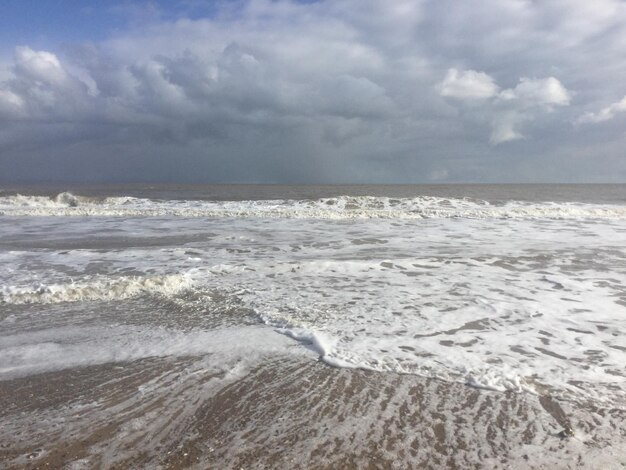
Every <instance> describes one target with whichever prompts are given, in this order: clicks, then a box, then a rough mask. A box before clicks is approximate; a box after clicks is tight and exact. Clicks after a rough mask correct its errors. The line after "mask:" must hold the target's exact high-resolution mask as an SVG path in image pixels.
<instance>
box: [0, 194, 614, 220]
mask: <svg viewBox="0 0 626 470" xmlns="http://www.w3.org/2000/svg"><path fill="white" fill-rule="evenodd" d="M0 215H3V216H94V217H98V216H100V217H155V216H174V217H240V218H245V217H268V218H295V219H339V220H341V219H438V218H471V219H616V220H620V219H622V220H623V219H626V206H620V205H608V204H605V205H601V204H584V203H577V202H561V203H556V202H521V201H509V202H507V203H505V204H502V205H493V204H491V203H489V202H487V201H482V200H477V199H469V198H444V197H432V196H418V197H412V198H393V197H378V196H338V197H331V198H322V199H316V200H291V199H285V200H260V201H196V200H193V201H184V200H183V201H181V200H153V199H141V198H133V197H107V198H99V199H97V198H89V197H84V196H76V195H74V194H71V193H68V192H64V193H60V194H58V195H57V196H55V197H51V198H48V197H44V196H23V195H15V196H4V197H0Z"/></svg>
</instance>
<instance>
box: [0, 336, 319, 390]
mask: <svg viewBox="0 0 626 470" xmlns="http://www.w3.org/2000/svg"><path fill="white" fill-rule="evenodd" d="M291 349H293V344H292V343H291V342H290V341H289V340H288V338H286V337H281V335H278V334H276V333H275V332H273V331H271V330H268V329H266V328H262V327H258V326H248V327H238V328H220V329H216V330H199V331H177V330H172V329H167V328H154V327H152V328H151V327H139V326H131V325H108V326H106V327H102V326H93V327H65V328H50V329H45V330H39V331H33V332H28V333H21V334H13V335H8V336H1V335H0V378H2V379H6V378H13V377H19V376H24V375H29V374H33V373H40V372H46V371H52V370H61V369H66V368H71V367H79V366H88V365H96V364H104V363H109V362H128V361H134V360H137V359H143V358H148V357H165V356H174V357H176V356H178V357H180V356H202V355H206V354H211V355H216V358H215V363H216V364H226V363H229V364H234V363H236V362H238V361H242V360H246V359H247V358H251V357H252V358H254V359H255V360H258V358H259V356H260V355H263V354H271V353H276V352H282V353H285V352H286V351H290V350H291ZM292 354H298V355H303V354H304V355H307V353H306V351H303V350H300V351H298V350H294V351H293V352H292Z"/></svg>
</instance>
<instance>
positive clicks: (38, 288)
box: [0, 274, 192, 304]
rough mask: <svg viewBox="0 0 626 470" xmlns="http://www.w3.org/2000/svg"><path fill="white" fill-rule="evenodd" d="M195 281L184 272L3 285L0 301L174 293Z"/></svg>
mask: <svg viewBox="0 0 626 470" xmlns="http://www.w3.org/2000/svg"><path fill="white" fill-rule="evenodd" d="M191 285H192V281H191V279H190V278H189V277H188V276H185V275H182V274H173V275H163V276H126V277H124V276H122V277H117V278H104V277H96V278H94V279H91V280H89V281H80V282H69V283H65V284H41V283H39V284H36V285H32V286H27V287H24V286H2V287H0V304H2V303H5V304H32V303H41V304H51V303H59V302H79V301H91V300H123V299H128V298H130V297H135V296H137V295H141V294H147V293H149V294H161V295H172V294H175V293H177V292H180V291H181V290H183V289H187V288H189V287H190V286H191Z"/></svg>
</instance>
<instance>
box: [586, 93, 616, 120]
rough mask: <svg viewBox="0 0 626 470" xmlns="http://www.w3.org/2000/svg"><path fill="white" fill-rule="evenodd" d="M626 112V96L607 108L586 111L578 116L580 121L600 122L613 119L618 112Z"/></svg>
mask: <svg viewBox="0 0 626 470" xmlns="http://www.w3.org/2000/svg"><path fill="white" fill-rule="evenodd" d="M623 112H626V96H624V97H623V98H622V99H621V100H620V101H617V102H615V103H613V104H611V105H609V106H607V107H606V108H602V109H601V110H600V111H598V112H597V113H592V112H589V113H585V114H583V115H582V116H581V117H580V118H578V122H579V123H598V122H604V121H608V120H609V119H613V118H614V117H615V115H616V114H619V113H623Z"/></svg>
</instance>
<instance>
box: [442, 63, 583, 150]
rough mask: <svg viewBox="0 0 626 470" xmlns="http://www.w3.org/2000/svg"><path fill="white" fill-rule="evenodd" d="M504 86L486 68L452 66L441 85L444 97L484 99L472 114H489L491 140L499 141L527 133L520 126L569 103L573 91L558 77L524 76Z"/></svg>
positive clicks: (492, 141)
mask: <svg viewBox="0 0 626 470" xmlns="http://www.w3.org/2000/svg"><path fill="white" fill-rule="evenodd" d="M499 90H500V87H499V86H498V85H497V84H496V83H495V81H494V79H493V78H492V77H491V76H490V75H488V74H486V73H485V72H477V71H475V70H465V71H458V70H457V69H454V68H453V69H449V70H448V72H447V74H446V76H445V78H444V79H443V81H442V82H441V83H440V85H439V93H440V94H441V96H444V97H452V98H457V99H459V100H462V101H469V102H472V104H473V102H475V101H476V100H482V103H481V106H482V109H481V110H480V112H476V111H475V106H473V107H472V109H473V110H474V111H473V112H472V113H470V114H469V118H470V119H471V118H472V117H473V115H474V114H477V115H478V116H479V117H482V116H484V115H485V114H486V115H487V116H489V121H490V125H491V135H490V137H489V142H490V143H491V144H492V145H498V144H501V143H504V142H509V141H512V140H517V139H521V138H523V137H524V135H523V134H522V132H521V131H520V129H519V128H520V127H521V126H522V125H523V123H524V122H525V121H529V120H532V119H533V118H534V117H535V116H536V115H537V114H538V113H549V112H551V111H552V110H553V108H554V107H555V106H567V105H568V104H569V103H570V99H571V97H570V93H569V92H568V91H567V89H566V88H565V87H564V86H563V84H561V82H560V81H559V80H557V79H556V78H554V77H548V78H544V79H529V78H521V79H520V80H519V83H518V84H517V85H516V86H515V87H514V88H509V89H505V90H502V91H499Z"/></svg>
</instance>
